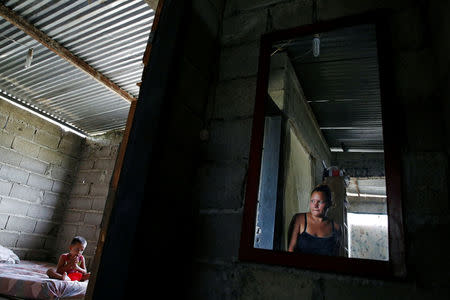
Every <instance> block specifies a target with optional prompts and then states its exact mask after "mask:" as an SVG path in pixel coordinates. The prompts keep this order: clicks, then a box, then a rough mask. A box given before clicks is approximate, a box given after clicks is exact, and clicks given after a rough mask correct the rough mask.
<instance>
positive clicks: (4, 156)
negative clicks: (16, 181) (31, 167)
mask: <svg viewBox="0 0 450 300" xmlns="http://www.w3.org/2000/svg"><path fill="white" fill-rule="evenodd" d="M21 160H22V155H21V154H19V153H17V152H15V151H13V150H11V149H7V148H3V147H0V162H2V163H5V164H9V165H13V166H19V164H20V161H21Z"/></svg>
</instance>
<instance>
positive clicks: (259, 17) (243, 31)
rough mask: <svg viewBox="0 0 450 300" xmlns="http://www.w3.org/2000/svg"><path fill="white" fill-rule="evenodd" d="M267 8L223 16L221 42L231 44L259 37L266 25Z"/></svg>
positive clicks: (254, 39)
mask: <svg viewBox="0 0 450 300" xmlns="http://www.w3.org/2000/svg"><path fill="white" fill-rule="evenodd" d="M267 15H268V11H267V9H261V10H256V11H251V12H246V13H241V14H239V15H235V16H231V17H228V18H225V19H224V21H223V34H222V44H223V45H225V46H231V45H236V44H242V43H246V42H250V41H256V40H259V39H260V38H261V35H262V34H264V32H265V31H266V27H267Z"/></svg>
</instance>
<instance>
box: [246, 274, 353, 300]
mask: <svg viewBox="0 0 450 300" xmlns="http://www.w3.org/2000/svg"><path fill="white" fill-rule="evenodd" d="M238 276H239V282H241V283H242V296H241V297H242V299H252V298H253V296H254V295H264V296H263V297H264V298H265V297H267V299H273V298H274V297H275V298H276V299H306V300H315V299H329V298H324V297H323V296H321V295H322V291H321V290H320V285H319V282H318V281H317V280H314V279H313V278H311V276H305V274H302V273H300V272H290V271H287V270H286V269H267V268H264V267H261V266H258V265H256V266H254V267H253V266H251V267H249V268H244V269H242V270H241V272H239V275H238ZM267 282H270V284H267ZM294 286H295V288H290V287H294ZM343 299H346V298H343ZM351 299H358V298H351Z"/></svg>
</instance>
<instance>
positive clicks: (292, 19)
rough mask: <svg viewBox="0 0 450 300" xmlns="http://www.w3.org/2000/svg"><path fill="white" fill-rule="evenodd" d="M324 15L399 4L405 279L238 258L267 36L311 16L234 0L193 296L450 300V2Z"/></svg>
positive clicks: (336, 7) (272, 0) (298, 7)
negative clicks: (260, 66)
mask: <svg viewBox="0 0 450 300" xmlns="http://www.w3.org/2000/svg"><path fill="white" fill-rule="evenodd" d="M318 3H319V16H318V17H319V20H330V19H334V18H338V17H343V16H348V15H352V14H356V13H362V12H366V11H369V10H373V9H377V8H390V9H392V16H391V17H390V18H387V20H386V22H389V24H390V26H391V28H392V36H391V40H392V43H393V46H394V50H393V53H392V55H393V60H394V66H393V67H394V78H395V90H394V93H395V96H396V97H398V98H399V99H400V101H401V103H402V106H401V111H399V112H398V114H399V116H403V117H404V118H405V122H404V123H403V124H399V126H404V133H405V136H404V140H402V141H399V145H398V147H400V148H401V150H402V162H403V170H402V177H403V183H402V184H403V185H402V190H403V206H404V221H405V224H406V226H405V228H406V232H405V234H406V241H407V242H406V251H407V252H406V257H407V270H408V279H407V280H405V281H402V282H395V281H391V280H382V279H370V278H363V277H355V276H343V275H339V274H331V273H326V272H324V273H319V272H314V271H308V270H302V269H296V268H287V267H281V266H267V265H262V264H252V263H246V262H240V261H238V249H239V239H240V230H241V221H242V209H243V201H244V192H243V191H244V190H245V189H244V188H245V182H246V170H247V164H248V155H249V144H250V138H251V136H250V134H251V123H252V114H253V104H254V96H255V88H256V72H257V65H258V51H259V44H258V39H259V37H260V35H261V34H262V33H265V32H270V31H274V30H278V29H285V28H289V27H294V26H300V25H304V24H309V23H312V1H310V0H297V1H294V0H284V1H281V0H259V1H258V0H252V1H249V0H228V1H226V6H225V12H224V19H223V23H222V24H223V30H222V36H221V41H222V48H221V57H220V60H218V61H217V63H218V64H219V82H218V83H217V87H216V88H215V97H214V98H213V99H212V101H210V102H209V104H210V111H211V112H212V115H211V117H210V119H209V124H210V126H209V127H208V129H209V130H210V139H209V141H208V142H207V143H206V144H205V145H204V148H203V149H204V155H203V157H204V160H203V162H202V163H201V164H200V167H199V168H200V172H199V176H198V178H197V199H198V201H199V203H200V209H199V213H200V217H199V219H200V221H199V223H200V225H199V227H198V232H199V244H198V245H197V248H198V249H199V250H198V252H197V260H196V262H197V263H196V267H195V269H196V270H197V272H196V277H195V284H194V297H195V299H346V300H348V299H362V298H364V299H409V298H410V299H434V298H435V297H444V298H448V296H449V292H448V278H449V274H448V270H450V263H449V261H448V260H447V259H442V258H443V257H447V252H448V251H447V247H446V246H445V245H444V244H445V242H444V240H445V236H447V234H448V232H449V231H450V228H449V223H448V219H449V213H450V210H449V208H450V206H449V205H448V183H449V160H448V155H449V153H450V147H449V145H450V144H449V142H448V141H449V140H450V136H449V129H450V122H449V121H448V113H449V109H450V105H449V103H450V89H449V86H448V76H449V75H448V74H449V66H450V58H449V55H448V53H450V43H449V41H448V39H443V38H442V36H443V35H444V36H445V35H448V33H449V32H450V19H449V18H447V17H446V13H445V12H448V11H449V10H450V4H449V2H448V1H406V0H402V1H371V0H365V1H353V0H339V1H332V0H321V1H318Z"/></svg>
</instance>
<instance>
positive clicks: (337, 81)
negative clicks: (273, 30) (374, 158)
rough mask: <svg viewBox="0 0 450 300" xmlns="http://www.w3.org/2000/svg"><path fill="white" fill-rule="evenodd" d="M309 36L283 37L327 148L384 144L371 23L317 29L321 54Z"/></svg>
mask: <svg viewBox="0 0 450 300" xmlns="http://www.w3.org/2000/svg"><path fill="white" fill-rule="evenodd" d="M312 40H313V36H312V35H311V36H305V37H301V38H299V39H295V40H290V41H282V42H280V43H279V44H278V46H283V48H285V49H287V53H288V55H289V57H290V58H291V62H292V64H293V66H294V69H295V72H296V74H297V76H298V78H299V81H300V83H301V85H302V88H303V91H304V94H305V96H306V99H307V100H308V102H309V103H310V105H311V109H312V110H313V112H314V114H315V116H316V119H317V121H318V124H319V126H320V127H321V129H322V132H323V134H324V136H325V138H326V140H327V142H328V145H329V146H330V148H341V145H342V143H344V145H345V146H346V147H348V148H354V149H363V150H366V151H367V150H376V151H380V150H382V149H383V136H382V122H381V102H380V83H379V71H378V58H377V43H376V35H375V26H374V25H370V24H368V25H358V26H353V27H347V28H342V29H338V30H333V31H330V32H324V33H321V34H320V55H319V56H318V57H314V56H313V54H312Z"/></svg>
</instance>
